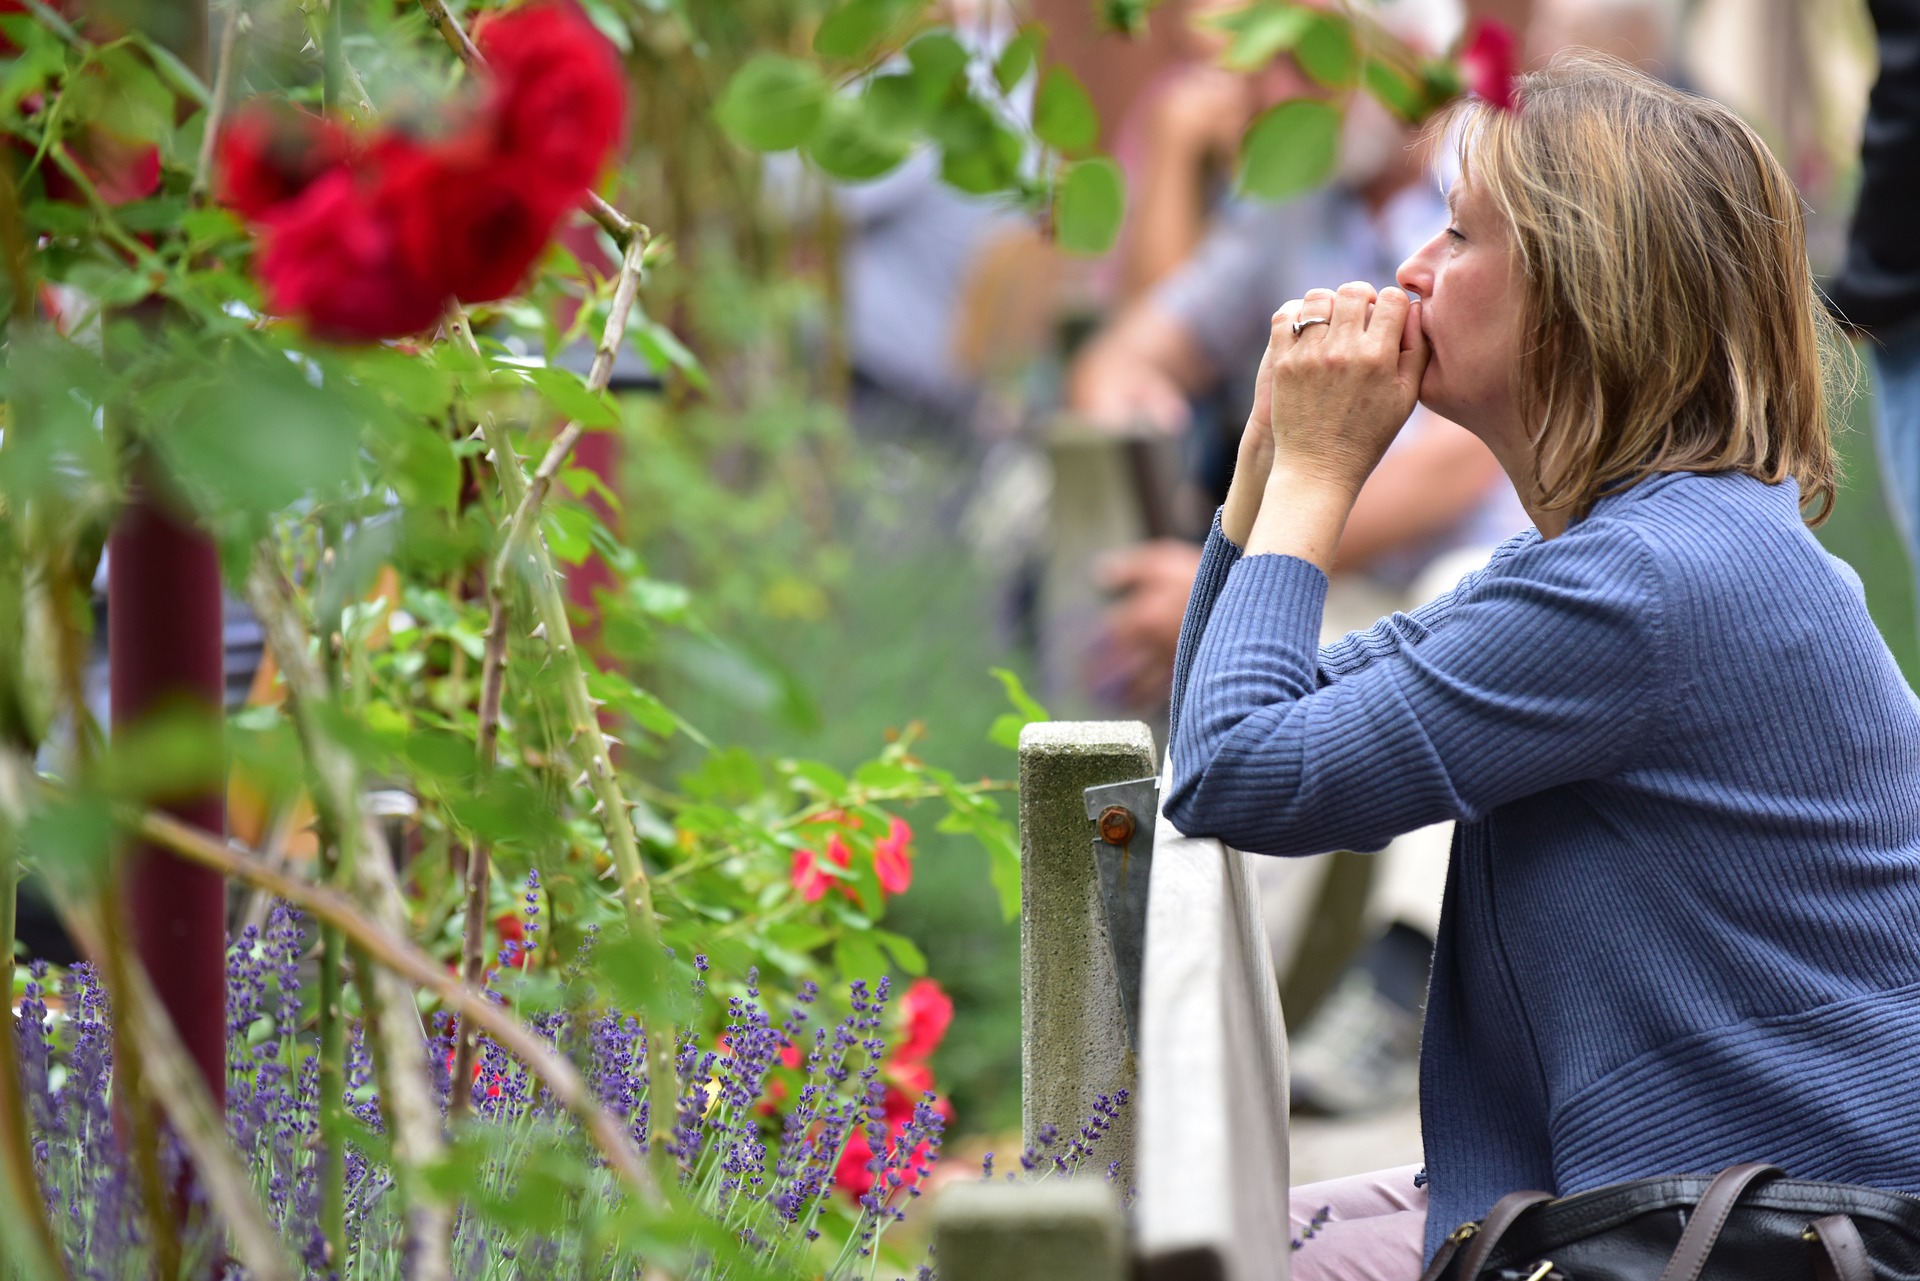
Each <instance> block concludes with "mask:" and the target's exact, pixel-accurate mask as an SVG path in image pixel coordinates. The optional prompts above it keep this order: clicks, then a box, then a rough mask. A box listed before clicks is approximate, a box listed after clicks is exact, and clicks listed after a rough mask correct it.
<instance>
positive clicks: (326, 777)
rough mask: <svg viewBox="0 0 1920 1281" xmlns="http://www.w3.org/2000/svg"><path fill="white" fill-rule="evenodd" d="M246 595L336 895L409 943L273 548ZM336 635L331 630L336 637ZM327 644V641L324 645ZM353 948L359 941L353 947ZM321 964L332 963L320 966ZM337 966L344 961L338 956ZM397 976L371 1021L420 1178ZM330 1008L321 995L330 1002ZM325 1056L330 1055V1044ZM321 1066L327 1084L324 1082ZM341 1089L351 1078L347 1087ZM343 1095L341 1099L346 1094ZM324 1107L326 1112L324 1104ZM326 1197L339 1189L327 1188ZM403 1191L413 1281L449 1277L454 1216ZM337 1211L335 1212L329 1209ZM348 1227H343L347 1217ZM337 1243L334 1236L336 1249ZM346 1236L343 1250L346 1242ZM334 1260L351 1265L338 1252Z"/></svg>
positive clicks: (412, 1184)
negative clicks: (326, 724) (289, 724)
mask: <svg viewBox="0 0 1920 1281" xmlns="http://www.w3.org/2000/svg"><path fill="white" fill-rule="evenodd" d="M247 595H248V599H249V602H250V603H251V604H252V606H253V610H254V613H255V614H256V615H257V616H258V617H259V619H260V622H261V625H262V626H263V627H264V628H265V630H266V633H267V643H268V645H269V646H271V647H272V649H273V654H274V658H275V659H276V660H277V661H278V663H279V668H280V676H281V679H282V680H283V681H284V682H285V683H286V687H287V702H288V705H289V707H290V709H291V710H292V713H293V718H294V725H295V727H296V729H297V731H298V733H299V735H300V741H301V744H302V746H303V748H304V749H305V752H306V756H307V760H308V762H309V764H311V766H312V767H313V772H314V776H315V778H316V780H317V781H318V784H319V786H318V788H317V790H316V792H315V796H314V808H315V810H316V811H317V812H318V814H319V816H320V819H321V823H322V825H323V827H324V828H325V829H326V830H327V832H328V833H329V834H330V835H331V836H332V838H333V840H334V841H335V842H336V843H337V845H338V848H339V851H340V866H339V869H338V872H337V874H336V875H335V876H334V877H332V878H331V879H333V881H334V883H335V884H336V886H341V887H351V888H352V889H353V891H354V892H355V893H356V894H358V895H359V896H360V897H361V898H363V899H365V900H367V901H369V902H371V903H372V904H373V911H374V913H375V916H376V919H377V920H378V921H379V922H380V924H381V926H382V927H383V928H384V929H386V930H388V931H389V932H391V933H395V934H403V933H404V932H405V928H406V909H405V905H404V903H403V901H402V899H401V897H400V888H399V886H398V885H397V884H396V883H395V881H394V878H393V867H392V864H391V862H390V861H389V860H388V858H387V857H386V856H385V852H384V851H383V850H381V849H380V848H379V847H378V845H377V844H376V843H375V841H374V840H373V839H372V836H371V829H370V826H369V824H368V823H367V821H366V818H365V816H364V815H363V814H362V813H361V812H360V807H359V805H358V803H357V801H358V790H357V789H358V777H357V774H358V771H357V770H356V768H355V766H354V763H353V758H352V757H351V756H350V755H349V754H348V753H347V752H346V751H345V750H344V749H342V748H341V747H340V745H339V744H338V743H336V742H334V741H333V740H332V739H331V738H330V737H329V736H328V735H327V734H326V732H325V731H324V730H323V729H322V728H321V727H320V726H319V725H318V724H317V723H315V721H314V711H315V709H316V708H317V707H318V706H319V705H320V703H321V702H322V701H324V700H325V699H326V697H327V689H328V687H327V681H326V678H325V677H324V676H323V675H322V673H321V671H320V669H319V668H318V666H317V665H316V664H315V663H314V661H313V657H312V655H311V654H309V653H308V649H307V632H306V629H305V628H304V627H303V626H302V625H301V620H300V616H299V608H298V605H297V604H296V602H295V597H294V595H293V588H292V585H291V584H290V583H288V582H287V580H286V576H285V574H284V573H283V572H282V570H281V567H280V562H279V558H278V554H277V552H276V551H275V549H274V548H273V546H272V545H271V544H262V545H261V546H260V547H258V548H256V549H255V554H254V563H253V568H252V571H251V572H250V573H249V574H248V576H247ZM333 630H334V629H333V628H332V627H329V628H328V629H327V631H328V632H329V633H331V632H332V631H333ZM326 642H327V643H330V636H329V637H328V638H326ZM325 924H326V925H327V927H328V928H327V929H325V930H324V931H323V934H322V937H323V938H324V939H327V940H329V941H331V942H333V943H334V944H335V945H336V946H335V951H336V953H337V951H338V950H339V948H340V947H341V946H342V945H344V943H345V942H346V939H345V937H344V933H345V932H344V931H342V930H340V929H338V928H337V927H334V926H333V925H332V923H331V922H325ZM355 942H358V941H357V940H355ZM322 962H323V965H324V963H325V957H324V956H323V957H322ZM336 964H337V957H336ZM390 980H391V976H388V975H384V974H379V973H376V974H374V975H373V976H372V979H371V982H370V984H369V985H368V986H369V988H370V989H371V995H372V996H373V999H374V1004H373V1005H372V1006H370V1007H369V1010H368V1013H369V1015H370V1016H372V1017H375V1018H377V1019H378V1021H379V1025H380V1028H381V1031H382V1034H383V1035H384V1036H385V1037H386V1038H387V1039H386V1040H385V1041H384V1042H383V1045H382V1050H383V1052H382V1053H381V1054H380V1055H379V1056H378V1057H377V1058H376V1059H375V1066H376V1068H382V1067H384V1069H385V1070H384V1072H383V1074H382V1076H381V1080H380V1088H381V1092H382V1096H383V1097H384V1098H386V1099H387V1100H389V1101H390V1103H391V1106H392V1109H393V1115H394V1129H395V1134H394V1147H395V1152H396V1155H397V1156H399V1157H400V1158H401V1162H400V1163H401V1165H402V1166H403V1167H405V1168H407V1169H417V1168H419V1166H421V1165H425V1164H428V1163H431V1162H432V1161H434V1160H436V1159H437V1158H438V1157H439V1156H440V1154H441V1152H442V1150H443V1147H442V1144H441V1141H440V1132H439V1124H438V1121H437V1119H435V1118H434V1117H433V1111H434V1108H433V1104H432V1092H431V1090H430V1089H429V1088H428V1086H427V1082H426V1078H425V1060H426V1054H425V1050H424V1044H423V1042H424V1035H423V1033H422V1030H421V1028H420V1026H419V1022H418V1020H417V1018H412V1019H404V1018H402V1017H401V1014H400V1011H402V1010H411V1008H412V1002H411V999H410V996H409V994H408V993H407V992H406V990H405V989H404V988H402V987H401V986H399V985H398V984H397V983H394V982H392V981H390ZM322 999H323V1000H324V999H325V998H324V994H323V998H322ZM338 1000H339V987H338V978H337V976H336V979H335V989H334V1001H335V1012H334V1023H335V1026H334V1027H333V1028H332V1029H324V1028H323V1030H331V1031H332V1032H333V1034H334V1035H335V1036H336V1037H342V1039H344V1038H343V1028H342V1027H341V1026H340V1024H341V1020H340V1018H339V1011H338ZM322 1051H323V1053H324V1051H325V1044H324V1042H323V1045H322ZM325 1069H326V1064H325V1061H324V1059H323V1061H322V1079H323V1082H324V1079H325V1075H326V1071H325ZM341 1084H342V1085H344V1079H343V1080H342V1082H341ZM323 1088H324V1085H323ZM341 1092H342V1091H340V1090H339V1089H338V1088H336V1091H335V1097H338V1095H339V1094H340V1093H341ZM322 1106H323V1107H327V1106H329V1105H328V1103H327V1102H326V1100H325V1099H323V1100H322ZM327 1152H328V1156H329V1158H330V1159H331V1158H334V1157H335V1156H337V1155H338V1154H339V1153H340V1145H339V1142H338V1140H337V1139H336V1140H333V1141H330V1142H329V1143H328V1147H327ZM326 1190H327V1191H328V1192H329V1193H332V1192H334V1191H335V1190H336V1189H335V1188H334V1187H333V1186H332V1185H329V1186H328V1187H327V1189H326ZM337 1190H338V1192H339V1194H340V1197H341V1206H342V1215H343V1216H344V1206H345V1191H346V1188H345V1179H344V1177H343V1178H342V1179H341V1180H340V1183H339V1186H338V1189H337ZM401 1192H402V1194H403V1195H404V1196H405V1197H406V1199H407V1201H408V1204H409V1206H410V1207H411V1209H412V1223H411V1225H410V1228H409V1232H410V1234H411V1235H412V1237H413V1239H414V1240H413V1247H412V1249H411V1250H410V1252H409V1258H410V1259H411V1261H412V1265H413V1269H414V1274H415V1275H417V1276H420V1277H423V1278H428V1279H429V1281H434V1279H437V1278H444V1277H446V1276H448V1275H449V1274H450V1270H451V1259H450V1257H449V1242H450V1240H451V1236H452V1228H453V1216H452V1212H451V1210H450V1208H449V1207H448V1206H447V1205H446V1204H445V1203H444V1201H443V1200H442V1199H440V1198H438V1197H435V1196H433V1195H432V1194H430V1193H429V1192H428V1191H427V1189H426V1188H425V1185H424V1184H422V1183H420V1182H419V1181H418V1180H416V1179H414V1178H412V1177H410V1176H403V1177H402V1178H401ZM329 1208H331V1206H329ZM343 1222H344V1218H343ZM332 1239H333V1238H331V1237H329V1240H332ZM344 1240H345V1235H344V1232H343V1233H342V1236H341V1238H340V1241H341V1242H342V1243H344ZM338 1249H339V1247H336V1255H335V1257H336V1258H343V1257H344V1256H343V1255H342V1254H340V1253H338Z"/></svg>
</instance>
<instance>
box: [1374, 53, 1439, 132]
mask: <svg viewBox="0 0 1920 1281" xmlns="http://www.w3.org/2000/svg"><path fill="white" fill-rule="evenodd" d="M1361 80H1362V83H1364V84H1365V85H1366V87H1367V92H1368V93H1370V94H1372V95H1373V96H1374V97H1375V98H1377V99H1379V100H1380V102H1381V104H1382V105H1383V106H1385V107H1386V108H1387V110H1389V111H1391V112H1393V114H1394V115H1396V116H1398V117H1400V119H1402V120H1404V121H1406V122H1407V123H1409V124H1417V123H1419V121H1420V120H1421V119H1423V118H1424V117H1425V115H1426V112H1427V97H1426V92H1425V89H1424V87H1423V86H1422V85H1421V84H1420V82H1419V81H1418V80H1415V79H1414V78H1413V77H1411V76H1409V75H1407V74H1406V73H1405V72H1403V71H1401V70H1400V69H1399V68H1398V67H1394V66H1391V65H1390V64H1388V63H1385V62H1379V61H1374V60H1369V61H1368V62H1367V64H1366V65H1365V66H1364V67H1362V68H1361Z"/></svg>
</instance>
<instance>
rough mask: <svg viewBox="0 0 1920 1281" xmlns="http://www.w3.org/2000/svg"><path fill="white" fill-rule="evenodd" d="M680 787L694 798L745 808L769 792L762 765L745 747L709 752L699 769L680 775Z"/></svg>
mask: <svg viewBox="0 0 1920 1281" xmlns="http://www.w3.org/2000/svg"><path fill="white" fill-rule="evenodd" d="M680 786H681V787H683V788H685V789H686V791H687V794H688V795H690V796H695V797H699V798H701V799H704V800H710V801H718V802H721V803H722V804H726V805H744V804H746V803H747V802H748V801H750V800H752V799H754V798H755V797H757V796H759V795H760V793H761V792H763V791H765V790H766V782H765V780H764V779H763V778H762V776H761V773H760V764H759V762H758V761H756V760H754V758H753V753H752V752H749V751H748V750H747V749H746V748H744V747H727V748H722V749H721V750H719V751H716V752H712V753H709V754H708V756H707V759H706V760H704V761H702V762H701V764H700V768H699V769H696V770H694V771H692V772H691V773H687V774H682V775H681V776H680Z"/></svg>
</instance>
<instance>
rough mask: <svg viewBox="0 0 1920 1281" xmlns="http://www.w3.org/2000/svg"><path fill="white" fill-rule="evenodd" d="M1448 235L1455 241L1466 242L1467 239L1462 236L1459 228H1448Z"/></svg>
mask: <svg viewBox="0 0 1920 1281" xmlns="http://www.w3.org/2000/svg"><path fill="white" fill-rule="evenodd" d="M1447 235H1449V236H1451V237H1452V238H1453V239H1455V240H1465V239H1466V237H1465V236H1463V235H1461V234H1460V229H1459V228H1458V227H1448V228H1447Z"/></svg>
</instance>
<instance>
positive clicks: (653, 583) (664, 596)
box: [627, 578, 693, 623]
mask: <svg viewBox="0 0 1920 1281" xmlns="http://www.w3.org/2000/svg"><path fill="white" fill-rule="evenodd" d="M627 597H628V599H630V600H631V601H632V602H633V603H634V605H635V607H637V608H638V609H639V610H640V612H641V613H643V614H646V615H647V616H648V617H650V618H657V619H659V620H660V621H662V622H665V623H683V622H685V621H686V619H687V608H688V606H690V605H691V604H692V603H693V593H692V592H690V591H688V590H687V588H686V587H685V586H684V585H682V584H680V583H663V582H661V581H660V580H659V579H656V578H635V579H633V580H631V581H630V582H628V583H627Z"/></svg>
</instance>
